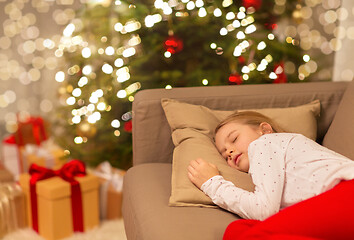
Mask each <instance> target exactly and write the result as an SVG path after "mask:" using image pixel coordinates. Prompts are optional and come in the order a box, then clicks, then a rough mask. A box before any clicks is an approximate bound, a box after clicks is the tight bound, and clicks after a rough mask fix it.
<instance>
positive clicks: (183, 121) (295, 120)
mask: <svg viewBox="0 0 354 240" xmlns="http://www.w3.org/2000/svg"><path fill="white" fill-rule="evenodd" d="M161 103H162V107H163V109H164V111H165V114H166V117H167V121H168V123H169V125H170V127H171V129H172V140H173V143H174V145H175V149H174V152H173V170H172V191H171V197H170V200H169V203H170V205H171V206H207V207H210V206H212V207H213V206H214V205H213V202H212V201H211V199H210V198H209V197H207V196H206V195H205V194H204V193H203V192H202V191H200V190H199V189H198V188H196V187H195V186H194V185H193V184H192V183H191V182H190V181H189V179H188V176H187V166H188V165H189V162H190V161H191V160H193V159H196V158H198V157H201V158H203V159H205V160H206V161H208V162H211V163H213V164H215V165H216V166H217V167H218V169H219V171H220V173H221V175H222V176H224V178H225V179H226V180H229V181H231V182H233V183H234V184H235V185H236V186H237V187H240V188H242V189H245V190H248V191H253V189H254V185H253V183H252V180H251V178H250V176H249V175H248V174H246V173H243V172H240V171H238V170H236V169H233V168H230V167H229V166H228V165H227V163H226V161H225V160H224V159H223V158H222V157H221V156H220V154H219V153H218V151H217V150H216V148H215V145H214V142H213V135H214V129H215V127H216V126H217V124H218V123H219V122H220V121H221V120H222V119H224V118H225V117H227V116H228V115H230V114H231V113H233V111H219V110H211V109H209V108H207V107H205V106H201V105H193V104H188V103H184V102H178V101H176V100H172V99H162V100H161ZM242 111H244V110H242ZM255 111H258V112H260V113H262V114H264V115H267V116H268V117H270V118H272V119H275V120H276V121H277V123H278V124H279V125H280V126H281V127H282V128H283V129H284V130H285V131H289V132H296V133H302V134H303V135H305V136H307V137H309V138H312V139H314V140H315V139H316V132H317V124H316V123H317V122H316V117H317V116H318V115H319V112H320V103H319V101H314V102H312V103H309V104H306V105H301V106H298V107H289V108H271V109H257V110H255Z"/></svg>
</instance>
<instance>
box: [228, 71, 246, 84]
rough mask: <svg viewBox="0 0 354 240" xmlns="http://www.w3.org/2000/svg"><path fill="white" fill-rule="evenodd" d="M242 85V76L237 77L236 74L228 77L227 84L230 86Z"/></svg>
mask: <svg viewBox="0 0 354 240" xmlns="http://www.w3.org/2000/svg"><path fill="white" fill-rule="evenodd" d="M242 83H243V79H242V76H241V75H239V74H238V73H231V74H230V76H229V84H230V85H235V84H237V85H240V84H242Z"/></svg>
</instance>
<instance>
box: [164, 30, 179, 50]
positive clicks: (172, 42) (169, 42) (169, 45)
mask: <svg viewBox="0 0 354 240" xmlns="http://www.w3.org/2000/svg"><path fill="white" fill-rule="evenodd" d="M164 47H165V49H166V51H167V52H170V53H171V54H175V53H178V52H180V51H182V49H183V41H182V39H180V38H178V37H176V36H174V35H171V36H169V37H168V38H167V39H166V40H165V42H164Z"/></svg>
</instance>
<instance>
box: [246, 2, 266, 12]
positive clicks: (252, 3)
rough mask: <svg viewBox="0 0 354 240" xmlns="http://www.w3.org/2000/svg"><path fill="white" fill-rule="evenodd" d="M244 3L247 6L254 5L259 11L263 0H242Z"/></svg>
mask: <svg viewBox="0 0 354 240" xmlns="http://www.w3.org/2000/svg"><path fill="white" fill-rule="evenodd" d="M242 5H243V6H244V7H245V8H249V7H253V8H254V9H255V10H256V11H257V10H258V9H260V8H261V6H262V0H242Z"/></svg>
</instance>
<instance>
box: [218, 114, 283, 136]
mask: <svg viewBox="0 0 354 240" xmlns="http://www.w3.org/2000/svg"><path fill="white" fill-rule="evenodd" d="M230 122H238V123H241V124H247V125H250V126H254V127H258V126H259V125H260V124H261V123H262V122H266V123H269V125H270V126H271V127H272V129H273V132H276V133H279V132H284V130H283V129H282V128H281V127H280V126H279V125H278V124H277V123H276V122H275V121H274V120H272V119H271V118H269V117H267V116H265V115H263V114H261V113H258V112H254V111H242V112H239V111H236V112H234V113H233V114H231V115H229V116H228V117H227V118H225V119H224V120H222V121H221V122H220V123H219V124H218V126H217V127H216V128H215V134H216V133H217V132H218V131H219V129H220V128H221V127H222V126H224V125H226V124H227V123H230Z"/></svg>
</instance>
